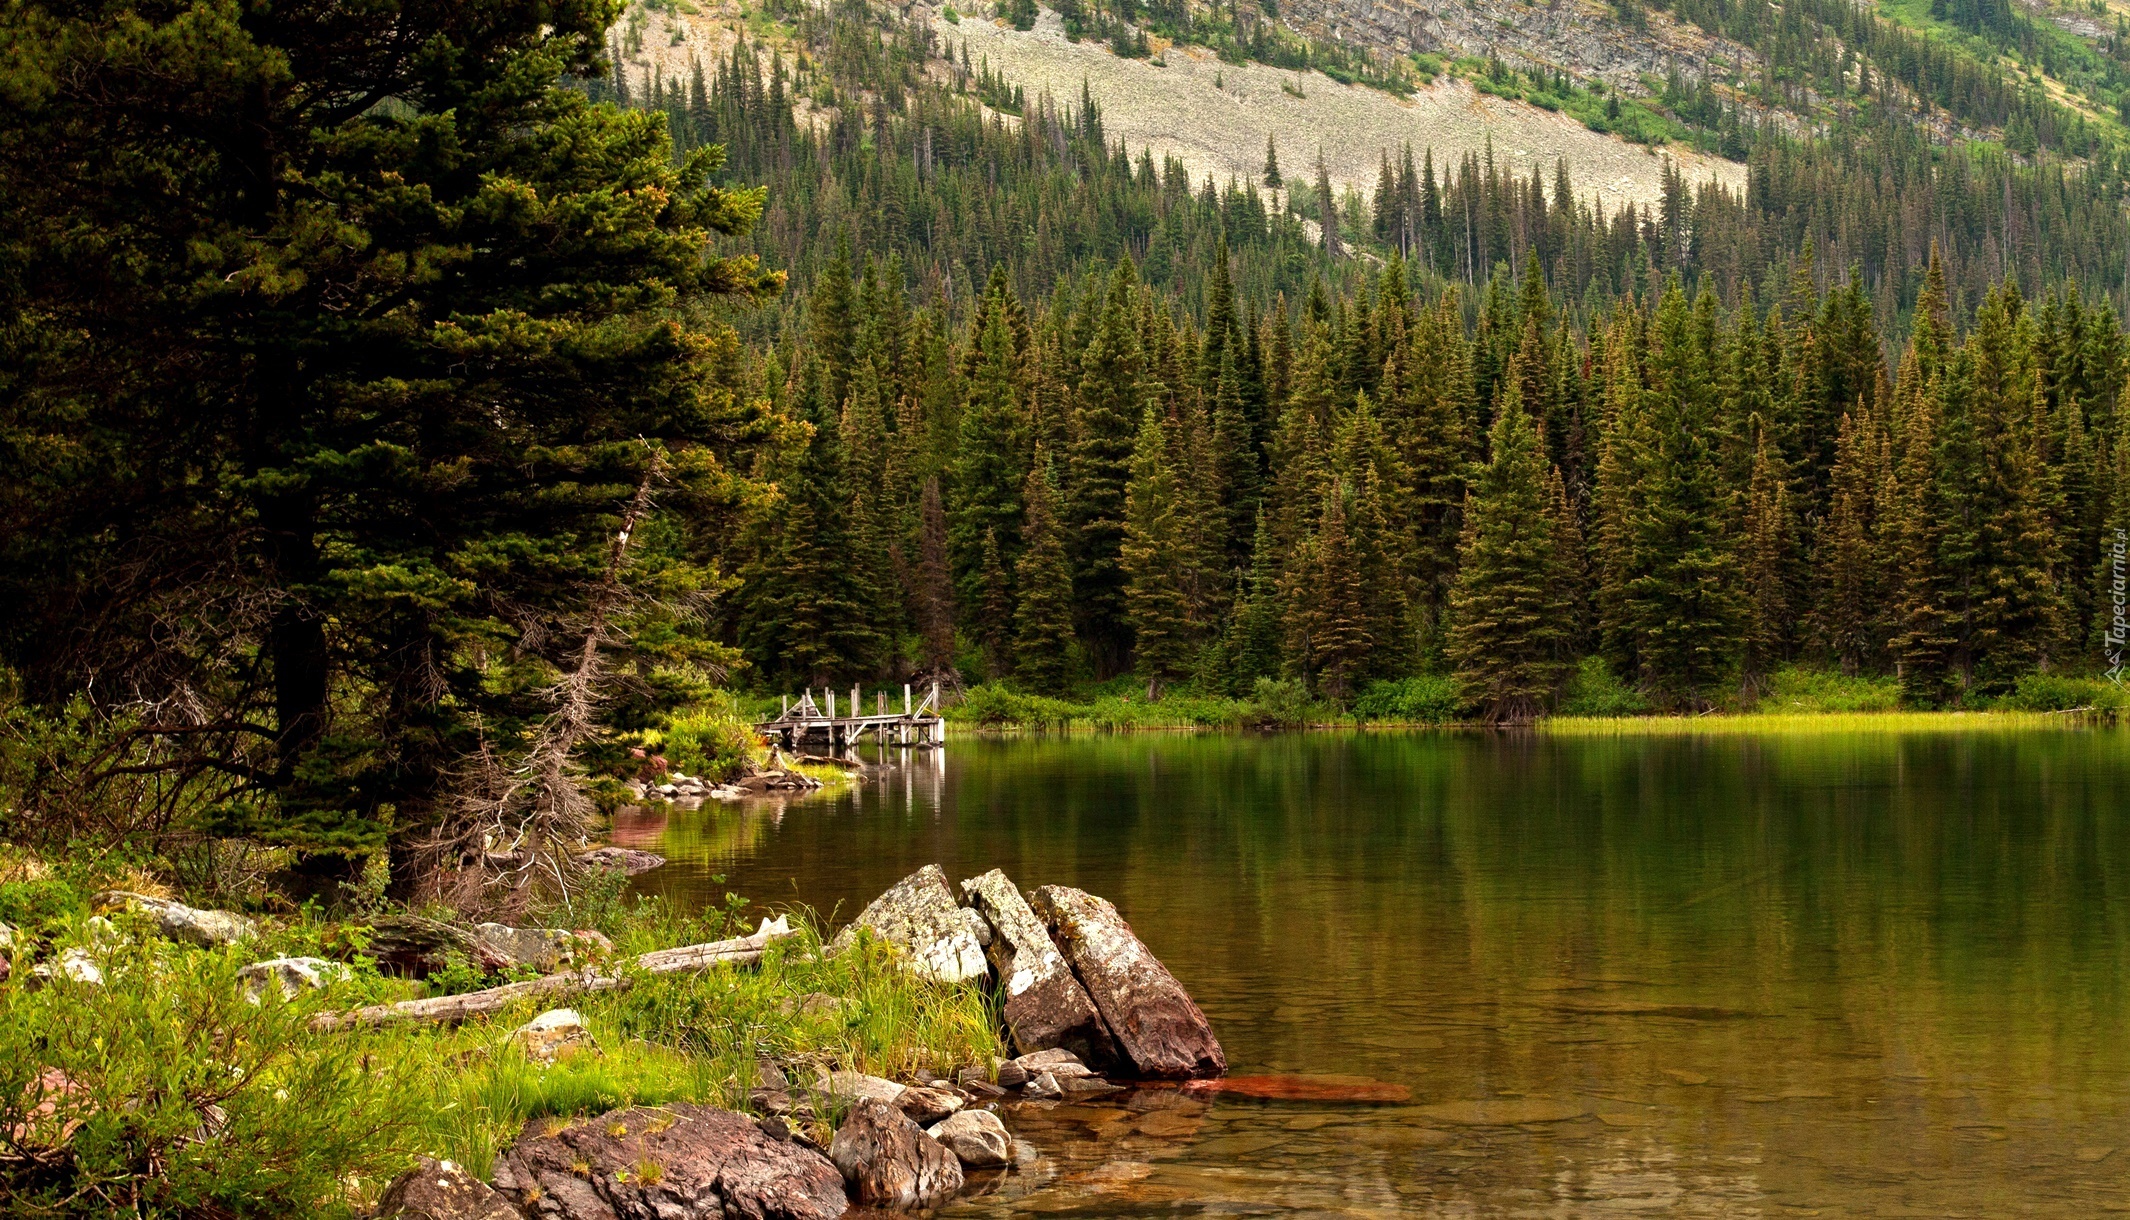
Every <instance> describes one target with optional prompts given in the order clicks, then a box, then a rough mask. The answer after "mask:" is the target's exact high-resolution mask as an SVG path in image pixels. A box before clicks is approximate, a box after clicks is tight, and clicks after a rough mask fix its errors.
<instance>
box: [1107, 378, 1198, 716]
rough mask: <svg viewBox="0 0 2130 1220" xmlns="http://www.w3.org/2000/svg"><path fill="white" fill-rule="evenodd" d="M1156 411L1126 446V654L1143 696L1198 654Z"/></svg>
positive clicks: (1172, 482) (1181, 537) (1171, 471)
mask: <svg viewBox="0 0 2130 1220" xmlns="http://www.w3.org/2000/svg"><path fill="white" fill-rule="evenodd" d="M1180 501H1181V495H1180V489H1179V488H1178V486H1177V482H1176V472H1175V468H1174V466H1173V465H1172V463H1171V460H1170V455H1169V442H1168V436H1167V433H1166V431H1165V429H1164V428H1163V427H1162V422H1161V417H1160V415H1159V414H1158V413H1157V412H1156V411H1155V410H1154V409H1153V408H1152V407H1151V406H1149V407H1148V408H1147V409H1146V412H1145V414H1144V416H1143V417H1142V419H1141V422H1140V425H1139V435H1138V439H1137V442H1136V443H1135V444H1134V446H1133V449H1132V477H1131V483H1130V486H1129V488H1128V490H1127V492H1126V494H1125V526H1124V543H1123V547H1122V551H1121V555H1120V562H1121V566H1122V567H1123V570H1124V574H1125V579H1126V582H1127V583H1126V585H1125V594H1124V598H1125V608H1126V612H1127V614H1128V615H1129V621H1130V624H1131V629H1132V654H1133V661H1134V665H1135V667H1136V669H1137V671H1138V674H1139V676H1140V677H1142V678H1144V679H1145V680H1146V691H1147V697H1148V698H1149V699H1153V698H1158V697H1159V695H1160V692H1161V688H1162V687H1163V686H1164V685H1166V684H1167V683H1170V682H1173V681H1175V680H1176V679H1178V678H1181V677H1184V676H1185V675H1187V674H1189V673H1190V671H1191V663H1192V661H1193V660H1194V659H1195V657H1196V643H1195V639H1194V636H1195V630H1194V627H1195V624H1194V623H1193V621H1192V615H1191V604H1190V595H1189V591H1188V590H1189V585H1190V582H1191V580H1192V572H1191V566H1192V565H1191V555H1190V540H1189V539H1188V537H1187V536H1186V528H1187V523H1186V522H1185V520H1184V518H1183V513H1182V511H1181V509H1182V505H1181V503H1180Z"/></svg>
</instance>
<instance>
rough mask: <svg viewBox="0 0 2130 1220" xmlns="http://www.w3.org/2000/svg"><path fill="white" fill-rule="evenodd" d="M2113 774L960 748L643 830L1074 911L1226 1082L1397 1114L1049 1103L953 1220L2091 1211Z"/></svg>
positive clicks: (1598, 747) (2043, 743) (2127, 969)
mask: <svg viewBox="0 0 2130 1220" xmlns="http://www.w3.org/2000/svg"><path fill="white" fill-rule="evenodd" d="M2126 747H2130V734H2125V733H2121V732H2115V731H2060V732H2059V731H2039V730H2027V731H2005V732H1968V733H1919V734H1910V735H1900V734H1862V735H1858V734H1797V733H1790V734H1781V735H1770V736H1761V737H1754V736H1723V737H1709V738H1677V737H1642V738H1625V739H1622V738H1562V737H1548V736H1534V735H1493V734H1478V733H1457V734H1398V735H1387V734H1386V735H1359V736H1332V735H1307V736H1285V737H1272V738H1258V737H1242V736H1180V735H1138V736H1122V737H1096V738H1087V737H1082V738H1071V739H1064V740H1026V741H1020V740H1017V741H1004V742H1000V741H974V740H957V741H955V742H953V743H952V744H951V747H950V749H949V750H948V751H947V753H946V756H945V759H944V760H943V763H942V764H940V765H936V766H935V765H934V764H933V763H932V762H930V761H924V760H920V761H919V762H917V763H916V764H915V765H913V766H911V767H908V768H904V769H902V770H899V771H896V772H893V773H890V774H889V775H888V776H887V777H886V778H885V779H883V780H880V781H877V782H873V783H869V784H867V785H866V786H865V787H863V788H862V789H860V790H859V791H858V792H856V793H855V794H851V795H847V796H842V797H837V798H831V799H825V800H814V801H809V802H805V803H796V804H792V805H789V806H784V807H775V806H766V807H756V808H752V809H736V808H713V809H705V810H700V811H675V812H673V813H671V814H669V815H645V816H642V817H639V818H635V819H630V820H626V821H624V823H623V824H622V825H621V826H619V827H618V828H617V830H618V831H619V837H621V838H622V839H623V840H624V841H629V842H635V843H640V844H643V845H646V846H650V845H652V844H654V843H655V844H657V845H659V850H663V851H666V852H667V853H669V854H670V855H671V856H672V857H673V858H674V863H673V864H671V865H669V866H668V867H667V868H665V869H663V870H660V871H658V872H655V873H652V874H649V875H648V876H646V877H645V878H644V879H643V880H644V881H645V882H647V883H649V885H648V886H647V888H650V889H652V890H654V891H656V890H663V891H665V892H667V893H669V894H672V895H674V896H675V897H677V898H681V899H683V900H686V901H690V902H699V901H702V900H704V899H705V898H709V897H717V896H722V894H723V893H724V892H725V891H726V890H734V891H737V892H739V893H742V894H746V895H748V896H749V897H751V898H754V899H756V900H758V901H763V902H770V903H788V902H804V903H807V904H809V905H811V906H813V907H815V908H817V909H819V910H822V911H832V910H840V911H841V912H842V914H843V915H844V917H846V918H847V917H848V916H849V915H850V914H851V913H853V912H854V911H855V910H856V909H857V907H858V906H860V905H862V904H863V903H864V902H865V901H866V900H867V899H869V898H871V897H872V896H873V895H874V894H877V893H878V892H879V891H880V890H881V889H883V888H884V887H886V886H887V885H888V884H890V883H891V882H893V881H894V880H895V879H897V878H898V877H901V876H903V875H904V874H906V873H908V872H910V871H911V870H913V869H915V868H916V867H918V866H920V865H922V864H925V863H929V862H934V861H936V862H938V863H940V864H941V865H943V866H944V867H945V868H946V870H947V872H948V874H949V876H951V877H957V878H959V877H966V876H973V875H974V874H975V873H977V872H980V871H982V870H984V869H987V868H991V867H994V866H996V867H1003V868H1005V869H1006V870H1007V871H1008V872H1009V873H1010V874H1011V875H1012V876H1013V877H1014V879H1015V880H1016V881H1018V882H1019V883H1020V884H1021V885H1022V886H1023V887H1024V888H1026V887H1033V886H1035V885H1040V884H1045V883H1050V882H1060V883H1064V884H1069V885H1076V886H1080V887H1082V888H1085V889H1089V890H1092V891H1094V892H1096V893H1099V894H1102V895H1105V896H1107V897H1109V898H1111V899H1112V900H1114V901H1115V902H1116V903H1117V905H1118V906H1119V907H1120V908H1121V909H1122V910H1123V912H1124V913H1125V915H1126V916H1127V918H1129V919H1130V920H1131V921H1132V924H1133V926H1134V928H1135V929H1136V930H1137V931H1138V933H1139V935H1140V936H1141V937H1142V938H1143V939H1144V940H1145V941H1146V942H1147V943H1148V944H1149V945H1150V946H1152V947H1153V949H1154V951H1155V952H1156V953H1158V954H1160V955H1161V956H1162V958H1163V959H1164V960H1165V961H1166V962H1167V963H1168V965H1169V966H1170V968H1171V969H1172V970H1173V971H1174V972H1175V973H1176V975H1177V976H1178V977H1179V978H1180V979H1182V981H1183V982H1184V984H1185V985H1186V986H1187V987H1188V988H1189V989H1190V990H1191V992H1192V994H1193V995H1194V996H1195V997H1196V998H1197V999H1198V1001H1199V1003H1200V1004H1201V1006H1203V1007H1204V1009H1205V1010H1206V1013H1207V1015H1208V1016H1209V1017H1210V1018H1211V1020H1212V1022H1213V1025H1214V1028H1215V1030H1216V1031H1217V1032H1218V1033H1219V1035H1220V1037H1221V1040H1222V1042H1223V1043H1224V1044H1225V1046H1226V1048H1227V1052H1228V1056H1229V1060H1230V1062H1231V1064H1232V1066H1233V1069H1234V1070H1235V1071H1236V1072H1238V1073H1306V1074H1316V1075H1349V1076H1363V1077H1369V1078H1373V1079H1377V1080H1384V1081H1391V1082H1395V1083H1398V1084H1403V1085H1406V1086H1409V1087H1410V1089H1411V1090H1412V1095H1413V1101H1412V1103H1411V1104H1409V1105H1397V1106H1379V1107H1357V1106H1325V1105H1305V1104H1299V1103H1265V1102H1253V1101H1243V1100H1232V1101H1231V1100H1221V1101H1218V1102H1216V1103H1214V1104H1210V1105H1208V1104H1207V1103H1206V1102H1205V1101H1203V1100H1200V1099H1197V1098H1191V1097H1187V1096H1185V1095H1183V1094H1180V1093H1177V1092H1174V1091H1159V1092H1156V1091H1148V1092H1143V1093H1137V1094H1128V1095H1125V1097H1124V1098H1123V1099H1122V1100H1121V1101H1117V1100H1112V1102H1111V1104H1101V1105H1090V1106H1078V1107H1057V1108H1049V1109H1041V1110H1038V1109H1034V1108H1024V1109H1023V1110H1022V1111H1021V1112H1019V1113H1016V1114H1013V1115H1010V1116H1009V1121H1011V1122H1012V1123H1013V1124H1014V1125H1016V1126H1017V1127H1018V1128H1019V1129H1021V1130H1022V1131H1023V1133H1024V1134H1026V1135H1028V1136H1029V1137H1030V1138H1031V1139H1033V1140H1034V1142H1036V1143H1037V1144H1038V1145H1039V1146H1041V1147H1042V1148H1043V1150H1044V1151H1045V1153H1046V1154H1047V1155H1046V1159H1045V1162H1044V1163H1043V1165H1042V1167H1041V1168H1040V1169H1039V1170H1037V1171H1036V1172H1034V1173H1031V1174H1026V1175H1018V1176H1016V1177H1015V1178H1012V1179H1009V1180H1007V1181H1005V1182H1003V1183H999V1184H994V1188H993V1189H994V1193H992V1194H989V1195H986V1196H982V1197H977V1198H972V1199H968V1200H964V1201H962V1202H960V1203H958V1204H956V1205H955V1210H957V1211H960V1212H966V1213H970V1214H975V1213H1007V1212H1015V1213H1036V1212H1043V1213H1054V1214H1081V1215H1105V1216H1109V1215H1170V1214H1187V1213H1198V1212H1220V1213H1229V1212H1234V1213H1250V1214H1271V1213H1279V1214H1293V1215H1332V1214H1339V1215H1357V1214H1366V1215H1427V1216H1433V1215H1439V1216H1561V1217H1568V1216H1585V1215H1609V1214H1633V1215H1663V1216H1703V1215H1706V1216H1754V1215H1765V1216H1789V1215H1812V1214H1819V1215H1826V1216H1902V1215H1911V1216H2005V1215H2042V1216H2091V1215H2095V1214H2098V1213H2102V1212H2105V1211H2108V1210H2126V1211H2130V1022H2126V1018H2130V994H2126V987H2125V980H2126V978H2130V812H2126V811H2125V809H2124V796H2125V794H2126V793H2130V782H2126V781H2130V749H2126ZM713 875H723V876H724V877H725V878H726V880H725V881H723V882H717V881H714V880H713V879H712V878H713ZM1458 1103H1466V1104H1458ZM1469 1103H1490V1104H1484V1105H1481V1104H1469ZM1502 1103H1516V1104H1502Z"/></svg>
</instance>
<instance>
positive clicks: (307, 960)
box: [237, 957, 350, 1000]
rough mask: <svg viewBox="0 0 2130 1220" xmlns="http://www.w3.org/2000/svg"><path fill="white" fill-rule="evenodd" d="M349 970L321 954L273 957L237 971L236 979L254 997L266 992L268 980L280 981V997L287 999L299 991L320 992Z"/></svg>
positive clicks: (278, 982) (269, 981)
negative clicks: (316, 955)
mask: <svg viewBox="0 0 2130 1220" xmlns="http://www.w3.org/2000/svg"><path fill="white" fill-rule="evenodd" d="M349 973H350V972H349V970H348V968H347V967H346V966H343V965H341V964H340V963H339V962H329V961H327V960H325V959H324V958H322V957H270V958H268V959H266V960H265V961H263V962H253V963H252V964H251V965H249V966H246V967H244V969H242V970H239V971H237V982H239V983H241V984H243V987H244V994H245V995H246V996H247V997H249V998H250V999H252V1000H257V999H258V998H259V997H260V996H261V995H263V994H265V992H266V985H267V984H268V983H277V984H279V985H280V987H281V998H282V999H284V1000H286V999H288V998H290V997H292V996H294V995H296V994H298V993H300V992H303V991H317V990H320V989H322V988H324V987H325V986H326V985H327V984H328V983H337V982H340V981H341V980H342V979H345V978H347V977H348V975H349Z"/></svg>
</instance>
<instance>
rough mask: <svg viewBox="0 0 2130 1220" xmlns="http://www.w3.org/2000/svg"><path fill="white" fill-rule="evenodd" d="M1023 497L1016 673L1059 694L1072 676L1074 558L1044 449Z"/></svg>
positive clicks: (1017, 577) (1034, 686)
mask: <svg viewBox="0 0 2130 1220" xmlns="http://www.w3.org/2000/svg"><path fill="white" fill-rule="evenodd" d="M1021 499H1022V501H1023V503H1024V504H1025V505H1026V506H1027V520H1026V524H1025V526H1024V530H1025V536H1026V545H1025V546H1023V547H1022V550H1021V560H1020V563H1019V564H1018V565H1016V566H1015V568H1014V572H1013V575H1014V584H1015V585H1016V586H1018V589H1019V592H1020V604H1019V605H1018V606H1017V607H1016V608H1015V610H1014V620H1013V621H1014V636H1013V676H1014V677H1015V679H1017V680H1018V681H1019V682H1020V683H1021V684H1022V685H1024V686H1026V687H1027V688H1028V689H1030V690H1032V691H1035V692H1037V693H1039V694H1045V695H1060V694H1063V693H1065V690H1066V689H1067V687H1068V686H1069V685H1070V684H1071V681H1072V676H1073V625H1072V561H1071V558H1070V556H1069V554H1068V552H1067V550H1066V546H1065V524H1064V522H1063V521H1062V520H1060V518H1059V516H1058V488H1057V479H1056V476H1055V475H1054V474H1053V473H1052V471H1051V465H1050V458H1049V455H1048V454H1046V453H1044V452H1043V451H1041V450H1038V451H1037V452H1036V459H1035V466H1034V468H1033V469H1031V470H1030V471H1029V472H1028V485H1027V488H1026V490H1025V491H1023V492H1022V495H1021Z"/></svg>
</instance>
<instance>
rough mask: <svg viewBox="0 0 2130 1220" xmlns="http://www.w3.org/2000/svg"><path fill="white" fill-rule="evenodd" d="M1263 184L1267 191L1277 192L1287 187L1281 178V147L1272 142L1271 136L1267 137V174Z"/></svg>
mask: <svg viewBox="0 0 2130 1220" xmlns="http://www.w3.org/2000/svg"><path fill="white" fill-rule="evenodd" d="M1263 182H1264V184H1265V189H1266V190H1268V191H1276V190H1278V189H1279V188H1280V187H1282V186H1284V185H1286V183H1285V182H1284V181H1283V180H1282V179H1281V178H1280V176H1279V146H1278V145H1277V144H1274V143H1273V142H1272V137H1271V136H1266V137H1265V173H1264V177H1263Z"/></svg>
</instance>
